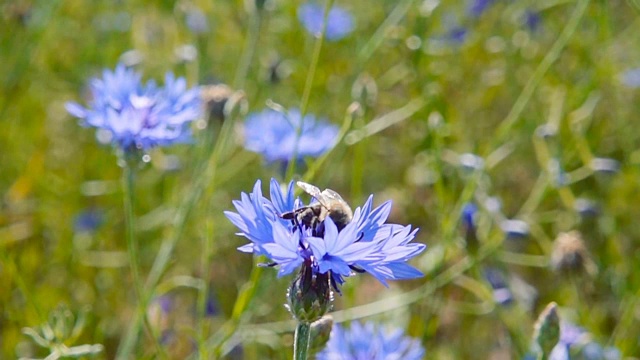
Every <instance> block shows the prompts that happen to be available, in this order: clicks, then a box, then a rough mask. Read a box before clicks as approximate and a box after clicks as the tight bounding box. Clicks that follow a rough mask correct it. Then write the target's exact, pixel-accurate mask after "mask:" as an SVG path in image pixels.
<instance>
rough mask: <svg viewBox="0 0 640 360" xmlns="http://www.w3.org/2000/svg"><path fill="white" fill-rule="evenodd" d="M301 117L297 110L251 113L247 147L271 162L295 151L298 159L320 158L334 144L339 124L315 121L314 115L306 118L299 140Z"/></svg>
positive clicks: (246, 131) (245, 141) (282, 158)
mask: <svg viewBox="0 0 640 360" xmlns="http://www.w3.org/2000/svg"><path fill="white" fill-rule="evenodd" d="M300 120H301V117H300V111H298V110H297V109H292V110H289V112H288V114H287V115H285V114H283V113H281V112H278V111H275V110H264V111H263V112H261V113H256V114H251V115H249V116H248V117H247V120H246V121H245V124H244V146H245V148H246V149H247V150H250V151H253V152H257V153H259V154H262V155H263V156H264V157H265V159H266V160H267V161H268V162H274V161H289V160H291V159H292V158H293V154H294V150H296V151H295V153H296V154H297V157H298V158H302V157H305V156H311V157H318V156H320V155H322V154H323V153H325V152H327V151H329V150H330V149H331V148H332V147H333V146H334V145H335V144H334V143H335V138H336V136H337V135H338V127H337V126H335V125H332V124H329V123H328V122H326V121H323V120H316V118H315V116H313V115H306V116H305V117H304V123H303V125H302V132H301V133H300V138H299V139H298V140H297V141H296V138H297V136H298V134H297V131H298V128H299V127H300V123H301V121H300ZM296 146H297V149H296Z"/></svg>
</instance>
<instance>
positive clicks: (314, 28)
mask: <svg viewBox="0 0 640 360" xmlns="http://www.w3.org/2000/svg"><path fill="white" fill-rule="evenodd" d="M298 19H299V20H300V22H301V23H302V25H303V26H304V27H305V29H307V31H308V32H310V33H311V34H313V36H320V34H321V33H322V23H323V20H324V5H320V4H317V3H306V4H302V5H300V7H299V8H298ZM353 28H354V22H353V16H351V14H350V13H349V12H348V11H347V10H345V9H343V8H341V7H339V6H333V7H332V8H331V10H329V15H328V18H327V30H326V33H325V38H326V39H327V40H340V39H342V38H344V37H345V36H347V35H349V34H350V33H351V32H352V31H353Z"/></svg>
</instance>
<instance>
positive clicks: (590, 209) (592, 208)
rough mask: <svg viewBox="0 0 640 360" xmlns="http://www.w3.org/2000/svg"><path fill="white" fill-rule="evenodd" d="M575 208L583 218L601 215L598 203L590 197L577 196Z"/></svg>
mask: <svg viewBox="0 0 640 360" xmlns="http://www.w3.org/2000/svg"><path fill="white" fill-rule="evenodd" d="M573 208H574V209H575V210H576V211H577V212H578V214H580V216H582V217H583V218H592V217H596V216H598V215H600V208H599V206H598V204H596V203H595V202H593V201H591V200H589V199H584V198H577V199H576V201H574V203H573Z"/></svg>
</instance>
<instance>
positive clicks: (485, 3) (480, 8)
mask: <svg viewBox="0 0 640 360" xmlns="http://www.w3.org/2000/svg"><path fill="white" fill-rule="evenodd" d="M494 1H495V0H471V1H469V5H468V8H467V13H468V14H469V16H471V17H480V16H482V14H483V13H484V12H485V11H486V10H487V9H488V8H489V6H491V4H493V2H494Z"/></svg>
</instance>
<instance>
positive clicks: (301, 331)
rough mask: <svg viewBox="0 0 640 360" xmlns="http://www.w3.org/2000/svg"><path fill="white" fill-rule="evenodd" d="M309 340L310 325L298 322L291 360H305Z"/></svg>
mask: <svg viewBox="0 0 640 360" xmlns="http://www.w3.org/2000/svg"><path fill="white" fill-rule="evenodd" d="M310 340H311V323H308V322H303V321H301V322H299V323H298V325H297V326H296V335H295V340H294V344H293V360H307V353H308V352H309V342H310Z"/></svg>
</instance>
